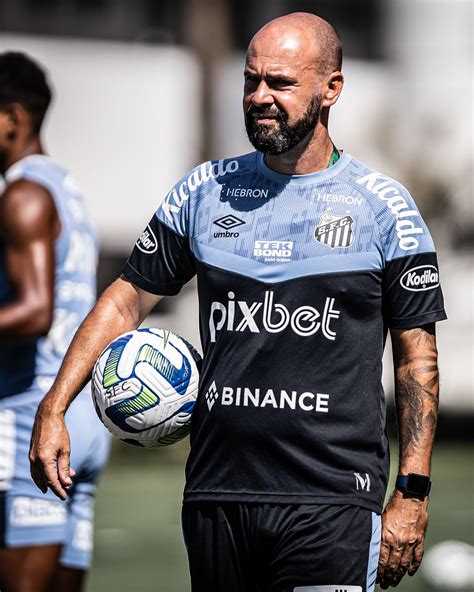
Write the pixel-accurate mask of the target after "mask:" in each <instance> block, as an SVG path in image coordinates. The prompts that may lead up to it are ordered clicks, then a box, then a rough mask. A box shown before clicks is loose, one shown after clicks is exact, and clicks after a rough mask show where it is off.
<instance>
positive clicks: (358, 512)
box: [182, 502, 381, 592]
mask: <svg viewBox="0 0 474 592" xmlns="http://www.w3.org/2000/svg"><path fill="white" fill-rule="evenodd" d="M182 517H183V533H184V539H185V543H186V547H187V550H188V556H189V568H190V572H191V584H192V592H372V591H373V590H374V588H375V578H376V573H377V564H378V556H379V548H380V533H381V520H380V516H379V515H377V514H375V513H374V512H371V511H370V510H367V509H365V508H361V507H358V506H347V505H346V506H334V505H325V504H318V505H310V504H304V505H286V504H285V505H282V504H263V503H262V504H255V503H238V502H224V503H220V502H185V503H184V504H183V515H182Z"/></svg>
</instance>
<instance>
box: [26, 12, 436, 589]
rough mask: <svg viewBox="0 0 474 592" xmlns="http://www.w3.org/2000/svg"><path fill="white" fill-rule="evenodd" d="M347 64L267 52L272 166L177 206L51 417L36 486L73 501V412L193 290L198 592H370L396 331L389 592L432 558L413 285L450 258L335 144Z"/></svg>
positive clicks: (430, 429)
mask: <svg viewBox="0 0 474 592" xmlns="http://www.w3.org/2000/svg"><path fill="white" fill-rule="evenodd" d="M341 61H342V51H341V46H340V42H339V39H338V37H337V35H336V33H335V32H334V30H333V29H332V27H331V26H330V25H328V23H326V22H324V21H322V20H321V19H318V18H317V17H315V16H313V15H308V14H301V13H298V14H293V15H289V16H287V17H283V18H280V19H276V20H275V21H272V22H271V23H269V24H268V25H267V26H265V27H264V28H263V29H262V30H261V31H259V32H258V33H257V35H256V36H255V37H254V39H253V40H252V43H251V44H250V47H249V51H248V54H247V64H246V70H245V81H246V82H245V91H244V112H245V118H246V126H247V131H248V135H249V138H250V140H251V141H252V143H253V144H254V146H255V147H256V148H257V150H258V152H256V153H255V152H254V153H251V154H248V155H245V156H242V157H236V158H234V159H228V160H225V161H218V162H212V163H204V164H203V165H201V166H199V167H197V168H196V169H194V170H193V171H191V172H190V173H189V175H187V176H185V177H184V178H183V179H182V180H181V181H180V182H178V183H177V184H176V186H175V187H174V188H173V189H172V191H170V193H169V194H168V195H167V196H166V197H165V199H164V201H163V203H162V205H161V206H160V208H159V209H158V211H157V213H156V215H155V216H154V217H153V218H152V220H151V221H150V225H149V228H148V230H147V233H146V236H147V239H148V245H149V239H150V237H155V239H156V244H152V245H151V247H152V248H149V247H148V248H147V245H145V244H144V243H140V241H139V242H138V245H137V248H136V249H135V250H134V252H133V253H132V256H131V257H130V260H129V262H128V264H127V265H126V267H125V268H124V277H125V279H126V280H127V281H124V279H120V280H117V281H116V282H115V283H114V284H113V285H112V286H111V287H110V288H109V290H107V291H106V292H105V294H104V295H103V296H102V298H101V299H100V301H99V302H98V304H97V305H96V307H95V308H94V310H93V311H92V313H91V315H90V316H89V317H88V318H87V319H86V321H85V322H84V323H83V325H82V326H81V328H80V330H79V331H78V333H77V336H76V338H75V340H74V341H73V344H72V346H71V349H70V351H69V353H68V355H67V356H66V358H65V362H64V365H63V367H62V369H61V371H60V374H59V376H58V379H57V381H56V383H55V385H54V386H53V388H52V390H51V391H50V393H49V395H48V396H47V397H46V398H45V400H44V401H43V403H42V405H41V407H40V409H39V411H38V415H37V423H36V427H35V431H34V437H33V443H32V450H31V456H30V458H31V461H32V474H33V476H34V478H35V481H36V482H37V483H38V485H39V486H40V487H41V488H45V487H46V486H47V485H49V486H50V487H51V489H52V490H53V491H55V492H56V493H57V494H58V495H59V496H64V494H65V491H64V486H65V485H66V484H67V483H68V482H69V470H68V467H69V443H68V439H67V432H66V429H65V426H64V423H63V421H62V414H63V413H64V410H65V409H66V408H67V406H68V405H69V403H70V401H71V400H72V399H73V398H74V395H75V392H76V391H77V390H79V389H80V388H81V386H82V384H83V383H84V382H85V381H86V380H87V379H88V376H89V372H90V370H91V369H92V366H93V364H94V361H95V358H96V357H97V355H98V354H99V352H100V351H101V349H102V348H103V347H104V345H105V344H106V343H107V342H108V341H109V340H110V339H111V338H113V337H114V336H116V335H118V334H119V333H121V332H123V331H126V330H129V329H131V328H134V327H136V326H137V325H138V324H139V323H140V322H141V321H142V320H143V318H144V316H145V315H146V314H147V313H148V312H149V310H150V309H151V307H152V306H153V305H154V304H155V303H156V302H157V301H158V300H159V299H160V297H161V296H163V295H172V294H176V293H177V292H178V291H179V290H180V288H181V286H182V285H183V284H184V283H185V282H186V281H188V280H189V279H190V278H191V277H192V276H193V275H194V274H195V273H196V272H197V274H198V278H199V296H200V315H201V330H202V339H203V346H204V365H203V371H202V376H201V385H200V388H201V393H200V397H199V400H198V405H197V409H196V410H195V415H194V416H193V425H192V437H191V454H190V458H189V461H188V465H187V485H186V490H185V504H184V510H183V518H184V532H185V538H186V542H187V548H188V552H189V558H190V568H191V579H192V583H193V589H194V590H213V591H221V590H222V591H224V590H225V592H230V591H234V590H235V591H243V590H245V591H246V592H248V591H249V590H272V591H273V592H275V591H278V592H280V591H281V592H292V591H293V590H298V589H299V588H300V587H301V589H307V588H308V587H309V588H314V589H318V588H320V587H321V586H323V585H325V584H328V585H329V584H330V585H334V587H335V588H338V589H340V588H342V589H347V590H351V592H356V591H358V592H361V591H372V590H373V589H374V585H375V573H376V569H377V561H378V555H379V545H380V513H381V509H382V504H383V499H384V494H385V489H386V485H387V479H388V449H387V441H386V438H385V435H384V432H383V425H384V400H383V392H382V390H381V380H380V379H381V376H380V375H381V357H382V351H383V345H384V340H385V336H386V326H387V325H388V326H390V328H391V330H392V339H393V342H394V361H395V369H396V382H397V387H396V388H397V401H398V406H399V421H400V449H401V455H400V473H401V475H402V479H400V481H399V482H398V484H397V491H396V492H394V494H393V496H392V499H391V501H390V503H389V505H388V507H387V509H386V510H385V514H384V525H383V536H382V552H381V555H380V579H381V583H382V585H383V586H384V587H386V586H388V585H396V584H397V583H398V582H399V581H400V578H401V577H402V576H403V574H404V573H405V572H406V571H407V570H408V571H409V572H410V573H412V574H413V573H415V572H416V570H417V568H418V566H419V564H420V561H421V556H422V554H423V541H424V535H425V529H426V521H427V497H426V496H427V492H428V485H429V471H430V455H431V448H432V443H433V437H434V430H435V425H436V414H437V393H438V378H437V352H436V340H435V336H434V326H433V323H434V322H435V321H438V320H442V319H444V318H445V313H444V309H443V300H442V294H441V291H440V289H439V283H438V281H437V272H436V274H433V273H432V272H429V273H428V274H425V275H420V274H419V273H418V272H417V270H419V269H420V268H425V270H429V269H435V270H436V269H437V268H436V255H435V253H434V246H433V243H432V241H431V238H430V235H429V232H428V230H427V228H426V226H425V224H424V222H423V221H422V220H421V217H420V214H419V212H418V211H417V210H416V207H415V205H414V203H413V200H412V198H411V196H410V195H409V193H408V192H407V190H406V189H405V188H404V187H402V186H401V185H400V184H399V183H397V182H396V181H394V180H393V179H390V178H388V177H386V176H385V175H382V174H380V173H378V172H376V171H373V170H372V169H370V167H367V166H366V165H364V164H362V163H360V162H359V161H357V160H356V159H355V158H353V157H352V156H350V155H349V154H347V153H342V154H341V152H340V151H338V150H337V149H336V148H335V147H334V144H333V143H332V141H331V138H330V136H329V134H328V129H327V128H328V115H329V109H330V107H331V106H332V105H333V104H334V103H335V102H336V101H337V99H338V97H339V95H340V93H341V90H342V86H343V77H342V74H341V72H340V68H341ZM333 195H337V196H338V197H339V198H341V199H339V201H338V203H337V205H336V204H335V203H332V200H331V196H333ZM342 198H344V199H342ZM344 200H345V201H344ZM328 202H331V205H330V206H329V205H328ZM349 203H351V204H354V208H353V209H351V210H350V211H347V204H349ZM216 225H217V227H221V228H222V227H224V228H226V229H229V228H233V230H234V231H233V232H229V233H228V232H225V233H223V232H215V226H216ZM158 245H159V248H156V247H158ZM273 250H274V251H275V253H274V254H273V255H272V252H273ZM154 253H156V254H154ZM283 264H284V265H283ZM407 282H408V283H407ZM421 282H424V284H423V286H424V288H423V289H418V287H419V286H421ZM425 288H428V289H425ZM224 385H225V387H224ZM237 450H238V453H236V451H237ZM56 460H57V461H58V470H56V468H55V462H56ZM51 467H53V469H52V468H51ZM409 474H417V477H413V476H412V477H410V478H409V479H408V480H407V479H406V477H408V475H409ZM407 481H408V482H407Z"/></svg>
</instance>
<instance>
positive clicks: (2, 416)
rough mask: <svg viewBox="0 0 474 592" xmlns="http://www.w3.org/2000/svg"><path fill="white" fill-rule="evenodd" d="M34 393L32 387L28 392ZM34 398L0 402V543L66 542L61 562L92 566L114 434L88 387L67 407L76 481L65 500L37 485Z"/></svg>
mask: <svg viewBox="0 0 474 592" xmlns="http://www.w3.org/2000/svg"><path fill="white" fill-rule="evenodd" d="M28 395H31V392H29V393H28ZM37 395H38V396H37V397H36V400H35V401H34V402H31V399H32V398H35V397H31V396H28V402H25V403H24V404H22V403H21V399H20V402H18V397H17V396H15V403H14V404H13V403H12V404H11V405H9V402H8V400H6V399H4V400H2V405H1V407H0V546H6V547H32V546H39V545H54V544H62V545H63V547H62V551H61V558H60V562H61V565H63V566H66V567H72V568H76V569H88V568H89V566H90V563H91V558H92V547H93V517H94V494H95V491H96V487H97V481H98V479H99V476H100V473H101V471H102V469H103V467H104V466H105V464H106V462H107V458H108V455H109V449H110V439H109V434H108V433H107V431H106V429H105V428H104V426H103V425H102V424H101V422H100V421H99V419H98V417H97V415H96V413H95V410H94V407H93V404H92V401H91V397H90V393H89V392H87V391H84V392H82V393H81V394H80V395H79V396H78V397H77V398H76V399H75V400H74V401H73V403H72V404H71V406H70V408H69V410H68V412H67V413H66V425H67V428H68V430H69V435H70V439H71V467H72V468H73V469H75V470H76V472H77V475H76V476H75V477H74V479H73V482H74V485H73V487H72V488H71V489H70V492H69V497H68V500H67V501H66V502H63V501H61V500H59V499H58V498H57V497H56V496H55V495H54V494H53V493H51V491H49V490H48V492H47V493H46V494H43V493H41V491H40V490H39V489H38V488H37V487H36V485H35V483H34V482H33V480H32V479H31V475H30V463H29V460H28V452H29V448H30V439H31V430H32V428H33V422H34V418H35V413H36V409H37V407H38V403H39V401H40V400H41V398H42V397H43V396H44V393H43V392H38V393H37Z"/></svg>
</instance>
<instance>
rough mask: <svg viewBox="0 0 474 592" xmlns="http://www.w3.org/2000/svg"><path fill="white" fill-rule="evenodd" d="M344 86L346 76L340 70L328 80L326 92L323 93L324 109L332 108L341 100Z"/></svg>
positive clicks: (322, 104)
mask: <svg viewBox="0 0 474 592" xmlns="http://www.w3.org/2000/svg"><path fill="white" fill-rule="evenodd" d="M343 86H344V75H343V74H342V72H339V71H338V70H337V71H336V72H332V74H330V75H329V77H328V78H327V80H326V83H325V91H324V93H323V100H322V103H321V106H322V107H332V105H334V103H336V101H337V100H338V99H339V95H340V94H341V92H342V87H343Z"/></svg>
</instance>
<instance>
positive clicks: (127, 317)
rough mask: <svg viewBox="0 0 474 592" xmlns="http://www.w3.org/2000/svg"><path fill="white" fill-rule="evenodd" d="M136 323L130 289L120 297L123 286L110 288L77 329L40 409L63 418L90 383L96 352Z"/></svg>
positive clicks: (137, 315) (135, 304) (136, 311)
mask: <svg viewBox="0 0 474 592" xmlns="http://www.w3.org/2000/svg"><path fill="white" fill-rule="evenodd" d="M118 281H119V282H120V281H121V280H118ZM122 284H123V282H122ZM140 321H141V318H140V310H139V303H138V299H136V300H135V298H134V294H133V291H132V288H130V292H129V293H127V294H124V292H123V286H121V287H120V288H119V287H118V286H117V282H115V283H114V284H112V285H111V286H110V287H109V288H108V289H107V290H106V291H105V292H104V294H103V295H102V296H101V298H100V299H99V300H98V302H97V304H96V305H95V306H94V308H93V309H92V310H91V312H90V313H89V315H88V316H87V317H86V319H85V320H84V322H83V323H82V325H81V326H80V327H79V329H78V331H77V333H76V335H75V336H74V339H73V340H72V342H71V345H70V346H69V349H68V351H67V354H66V356H65V358H64V360H63V363H62V365H61V369H60V371H59V374H58V376H57V378H56V380H55V382H54V384H53V387H52V388H51V390H50V391H49V393H48V395H47V396H46V397H45V398H44V400H43V403H42V409H43V410H45V411H47V412H48V413H55V414H56V413H57V414H64V413H65V412H66V410H67V408H68V407H69V405H70V404H71V402H72V401H73V399H74V398H75V397H76V396H77V394H78V393H79V392H80V391H81V390H82V389H83V388H84V386H85V385H86V383H87V382H88V381H89V380H90V377H91V373H92V369H93V367H94V364H95V362H96V360H97V358H98V356H99V354H100V352H101V351H102V350H103V349H104V348H105V347H106V345H107V344H108V343H109V342H110V341H112V340H113V339H114V338H115V337H117V336H118V335H120V334H122V333H124V332H126V331H129V330H132V329H136V327H137V326H138V325H139V323H140Z"/></svg>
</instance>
